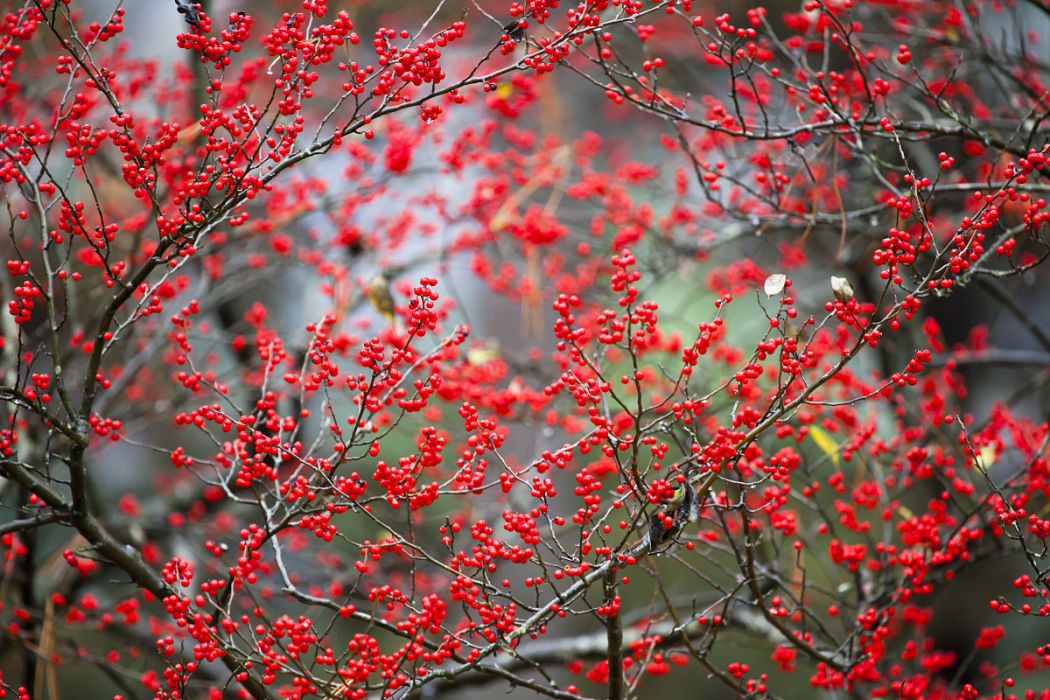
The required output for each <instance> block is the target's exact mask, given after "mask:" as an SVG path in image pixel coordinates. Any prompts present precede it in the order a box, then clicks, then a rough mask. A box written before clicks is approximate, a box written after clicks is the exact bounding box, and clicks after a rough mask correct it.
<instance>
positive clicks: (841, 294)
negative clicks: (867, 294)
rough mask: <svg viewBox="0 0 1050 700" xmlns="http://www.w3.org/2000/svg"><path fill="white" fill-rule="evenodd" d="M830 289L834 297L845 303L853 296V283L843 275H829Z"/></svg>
mask: <svg viewBox="0 0 1050 700" xmlns="http://www.w3.org/2000/svg"><path fill="white" fill-rule="evenodd" d="M831 291H832V292H834V293H835V298H836V299H838V300H839V301H841V302H843V303H845V302H847V301H849V300H850V299H852V298H853V285H852V284H850V283H849V280H848V279H846V278H845V277H835V276H834V275H833V276H832V277H831Z"/></svg>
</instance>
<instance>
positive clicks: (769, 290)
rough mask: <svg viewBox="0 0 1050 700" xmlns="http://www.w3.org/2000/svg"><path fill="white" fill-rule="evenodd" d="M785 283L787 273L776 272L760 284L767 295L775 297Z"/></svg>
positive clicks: (782, 289)
mask: <svg viewBox="0 0 1050 700" xmlns="http://www.w3.org/2000/svg"><path fill="white" fill-rule="evenodd" d="M832 279H834V278H832ZM786 284H787V275H783V274H781V273H779V272H776V273H774V274H772V275H770V276H769V277H767V278H766V282H765V284H763V285H762V289H763V291H765V293H766V296H767V297H775V296H776V295H777V294H780V293H781V292H783V291H784V287H785V285H786Z"/></svg>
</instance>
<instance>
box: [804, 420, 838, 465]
mask: <svg viewBox="0 0 1050 700" xmlns="http://www.w3.org/2000/svg"><path fill="white" fill-rule="evenodd" d="M809 436H810V437H811V438H813V442H814V443H815V444H816V446H817V447H819V448H820V451H821V452H823V453H824V454H826V455H827V456H828V457H829V458H830V459H831V461H832V463H833V464H836V465H837V464H838V463H839V444H838V443H837V442H835V440H834V438H832V437H831V436H830V435H828V434H827V432H825V431H824V429H823V428H818V427H817V426H815V425H812V426H810V428H809Z"/></svg>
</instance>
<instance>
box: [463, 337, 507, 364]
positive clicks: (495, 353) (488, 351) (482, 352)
mask: <svg viewBox="0 0 1050 700" xmlns="http://www.w3.org/2000/svg"><path fill="white" fill-rule="evenodd" d="M497 358H499V345H498V344H497V343H486V344H485V345H475V346H474V347H472V348H470V349H469V350H467V364H469V365H472V366H475V367H476V366H478V365H483V364H485V363H486V362H492V361H493V360H495V359H497Z"/></svg>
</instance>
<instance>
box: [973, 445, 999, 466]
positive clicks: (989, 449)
mask: <svg viewBox="0 0 1050 700" xmlns="http://www.w3.org/2000/svg"><path fill="white" fill-rule="evenodd" d="M994 463H995V447H994V446H992V445H984V446H983V447H981V449H979V450H977V455H976V458H975V459H974V466H975V467H977V469H978V470H980V471H982V472H986V471H988V468H989V467H991V466H992V464H994Z"/></svg>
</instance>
